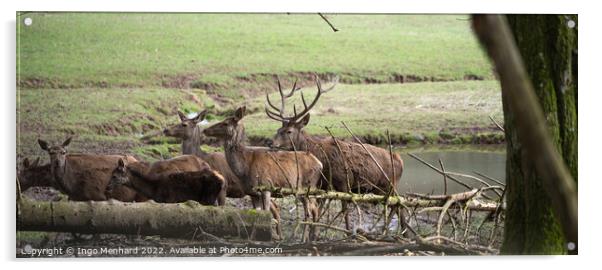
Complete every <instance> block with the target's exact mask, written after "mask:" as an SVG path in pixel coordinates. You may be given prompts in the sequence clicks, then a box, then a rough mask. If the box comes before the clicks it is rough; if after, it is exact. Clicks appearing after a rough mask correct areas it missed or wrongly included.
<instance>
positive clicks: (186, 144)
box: [163, 110, 280, 220]
mask: <svg viewBox="0 0 602 270" xmlns="http://www.w3.org/2000/svg"><path fill="white" fill-rule="evenodd" d="M206 116H207V110H203V111H202V112H200V113H198V114H197V115H196V116H194V117H192V118H188V117H187V116H186V115H185V114H184V113H183V112H181V111H178V117H179V118H180V123H179V124H175V125H172V126H170V127H168V128H166V129H164V130H163V134H164V135H165V136H170V137H175V138H178V139H180V140H182V154H183V155H196V156H198V157H200V158H201V159H203V160H204V161H206V162H207V163H209V165H210V166H211V168H212V169H214V170H216V171H218V172H219V173H220V174H221V175H223V176H224V178H225V179H226V196H227V197H229V198H242V197H245V196H246V195H247V194H246V193H245V190H244V188H243V185H242V182H241V181H240V179H239V178H238V177H237V176H236V175H235V174H234V172H232V169H230V165H228V161H226V156H225V154H224V153H223V152H216V153H207V152H205V151H203V150H202V149H201V144H202V141H203V137H204V135H203V130H202V128H201V126H200V125H199V123H200V122H202V121H203V120H205V117H206ZM254 206H255V205H254ZM270 211H271V212H272V214H273V215H274V216H275V217H276V220H279V218H278V216H279V215H280V210H279V208H278V205H277V204H276V203H275V202H274V201H272V204H271V208H270Z"/></svg>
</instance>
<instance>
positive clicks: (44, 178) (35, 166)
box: [17, 158, 56, 192]
mask: <svg viewBox="0 0 602 270" xmlns="http://www.w3.org/2000/svg"><path fill="white" fill-rule="evenodd" d="M39 162H40V158H37V159H36V160H35V161H34V162H33V163H30V162H29V159H27V158H25V159H24V160H23V164H22V166H21V168H19V170H18V173H17V179H18V180H19V186H20V187H21V192H25V191H26V190H28V189H29V188H31V187H54V186H53V178H52V173H51V172H50V164H45V165H39ZM55 188H56V187H55Z"/></svg>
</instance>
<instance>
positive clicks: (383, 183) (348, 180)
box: [272, 114, 403, 229]
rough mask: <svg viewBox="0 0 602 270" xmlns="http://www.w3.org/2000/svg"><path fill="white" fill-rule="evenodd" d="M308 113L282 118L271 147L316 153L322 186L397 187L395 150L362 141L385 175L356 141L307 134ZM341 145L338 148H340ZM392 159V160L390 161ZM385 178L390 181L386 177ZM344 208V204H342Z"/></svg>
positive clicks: (384, 191) (380, 189) (342, 188)
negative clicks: (295, 120) (321, 171)
mask: <svg viewBox="0 0 602 270" xmlns="http://www.w3.org/2000/svg"><path fill="white" fill-rule="evenodd" d="M309 117H310V116H309V114H307V115H306V116H305V117H304V118H303V119H301V120H300V121H299V122H294V121H290V122H288V121H283V122H282V127H281V128H280V129H278V131H277V132H276V135H275V136H274V139H273V142H272V147H274V148H281V149H286V150H292V149H297V150H299V151H307V152H309V153H312V154H313V155H315V156H316V157H317V158H318V159H319V160H320V161H321V162H322V164H323V165H324V169H323V174H324V177H321V182H320V185H319V186H320V188H321V189H334V190H336V191H342V192H349V191H351V192H356V193H375V194H381V195H385V194H387V193H389V192H390V191H391V188H396V187H397V183H398V182H399V178H400V177H401V175H402V173H403V160H402V159H401V157H400V156H399V154H397V153H393V155H392V156H391V155H390V154H389V151H387V150H385V149H382V148H378V147H375V146H372V145H369V144H364V146H365V147H366V149H368V151H370V153H372V156H374V159H375V160H376V161H377V162H378V164H380V165H381V166H382V168H383V170H384V171H385V173H386V175H387V177H385V176H384V175H383V174H382V172H381V171H380V169H379V168H378V166H377V165H376V164H375V163H374V160H372V158H371V157H370V155H369V154H368V153H367V152H366V150H364V148H363V147H362V146H361V145H360V144H359V143H355V142H346V141H342V140H337V141H336V143H335V140H334V139H333V138H321V137H317V136H312V135H310V134H307V132H305V131H304V130H303V128H304V127H305V126H306V125H307V124H308V123H309ZM339 148H340V149H339ZM391 161H392V162H391ZM387 178H388V179H389V180H390V181H389V180H387ZM342 207H343V209H345V211H346V209H347V203H345V202H343V203H342ZM350 223H351V222H350V218H349V212H348V211H346V212H345V224H346V228H347V229H351V224H350Z"/></svg>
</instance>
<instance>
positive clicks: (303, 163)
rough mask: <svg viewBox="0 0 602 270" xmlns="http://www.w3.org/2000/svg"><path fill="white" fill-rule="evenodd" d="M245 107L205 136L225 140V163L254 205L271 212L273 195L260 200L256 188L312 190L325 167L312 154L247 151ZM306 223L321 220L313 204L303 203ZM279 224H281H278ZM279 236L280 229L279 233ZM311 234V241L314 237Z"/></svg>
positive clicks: (311, 202) (266, 195)
mask: <svg viewBox="0 0 602 270" xmlns="http://www.w3.org/2000/svg"><path fill="white" fill-rule="evenodd" d="M244 114H245V107H241V108H238V109H237V110H236V112H235V113H234V116H232V117H229V118H227V119H225V120H223V121H222V122H219V123H217V124H215V125H213V126H211V127H209V128H207V129H205V130H204V131H203V132H204V133H205V135H207V136H213V137H216V138H219V139H221V140H223V142H224V151H225V154H226V160H227V161H228V164H229V165H230V168H231V169H232V171H233V172H234V174H236V176H237V177H238V178H240V180H241V182H242V184H243V187H244V190H245V193H246V194H248V195H250V196H251V197H252V199H253V200H254V201H255V203H254V205H255V206H256V207H257V208H259V207H258V206H261V209H263V210H269V209H270V205H271V199H270V197H271V193H270V192H269V191H264V192H262V196H261V198H260V197H259V196H257V194H256V193H255V192H254V191H253V188H255V187H257V186H260V185H263V186H274V187H287V188H297V187H302V188H306V187H312V188H315V187H316V185H317V184H318V181H319V180H320V172H321V171H322V163H321V162H320V161H319V160H318V159H317V158H316V157H314V156H313V155H312V154H310V153H305V152H292V151H271V150H269V149H266V148H253V147H248V146H246V145H245V144H244V143H243V141H244V140H243V139H244V136H245V134H244V127H243V125H242V123H240V120H242V118H243V117H244ZM303 201H304V202H303V206H304V207H303V208H304V212H305V218H306V220H307V219H308V218H312V219H313V220H314V221H316V219H317V217H318V213H317V211H316V210H317V208H316V206H315V201H314V200H303ZM278 224H280V222H278ZM279 234H280V229H279ZM313 236H314V235H313V233H310V237H313Z"/></svg>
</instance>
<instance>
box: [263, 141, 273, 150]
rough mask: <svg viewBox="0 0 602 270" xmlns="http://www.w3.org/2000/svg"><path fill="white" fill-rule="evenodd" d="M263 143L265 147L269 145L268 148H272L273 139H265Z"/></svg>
mask: <svg viewBox="0 0 602 270" xmlns="http://www.w3.org/2000/svg"><path fill="white" fill-rule="evenodd" d="M265 145H266V146H267V147H269V148H272V146H273V145H274V141H273V140H267V141H266V142H265Z"/></svg>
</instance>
